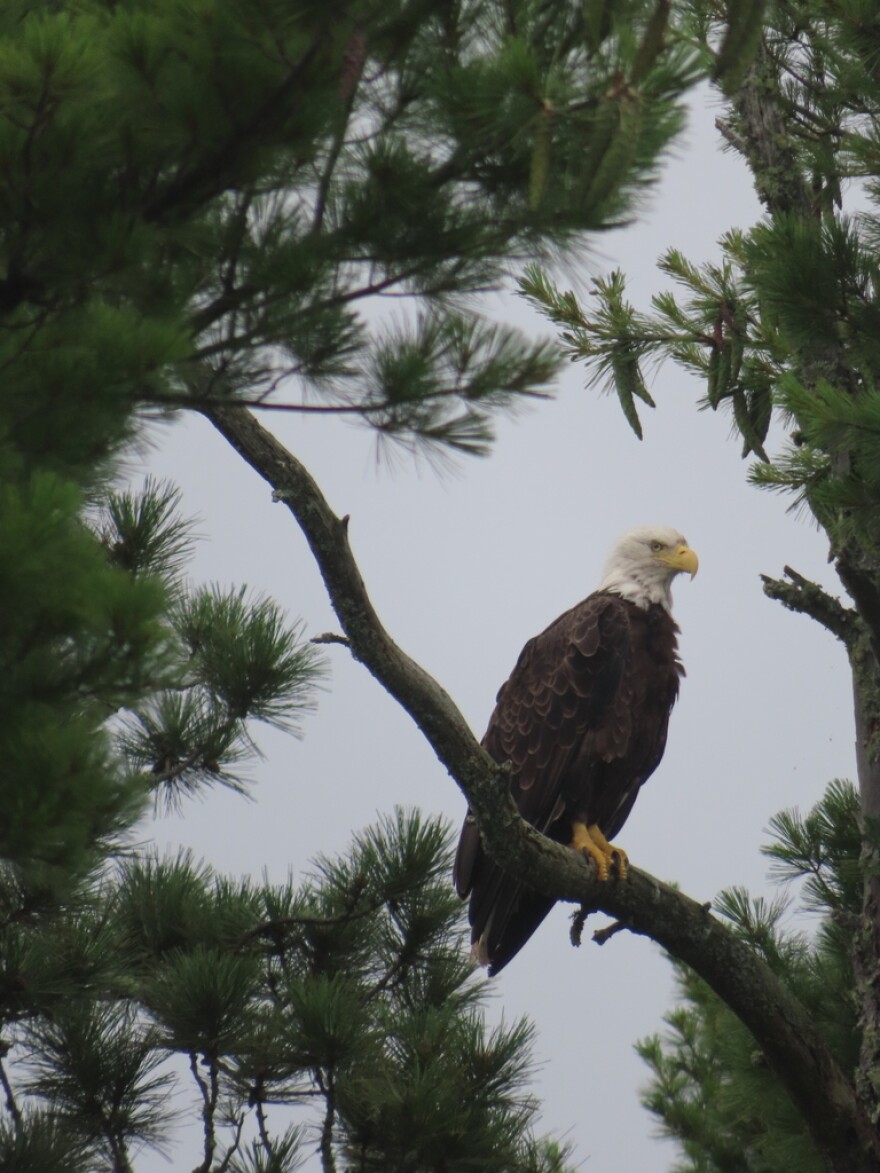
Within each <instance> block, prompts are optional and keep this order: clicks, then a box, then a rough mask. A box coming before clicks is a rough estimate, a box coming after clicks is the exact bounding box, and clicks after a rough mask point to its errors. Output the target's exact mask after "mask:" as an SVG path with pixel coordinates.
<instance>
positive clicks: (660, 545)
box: [651, 542, 663, 554]
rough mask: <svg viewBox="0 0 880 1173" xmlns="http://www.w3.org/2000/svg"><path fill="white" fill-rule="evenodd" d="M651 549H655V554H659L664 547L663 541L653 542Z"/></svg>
mask: <svg viewBox="0 0 880 1173" xmlns="http://www.w3.org/2000/svg"><path fill="white" fill-rule="evenodd" d="M651 549H652V550H653V551H654V553H655V554H657V553H659V551H660V550H662V549H663V543H662V542H651Z"/></svg>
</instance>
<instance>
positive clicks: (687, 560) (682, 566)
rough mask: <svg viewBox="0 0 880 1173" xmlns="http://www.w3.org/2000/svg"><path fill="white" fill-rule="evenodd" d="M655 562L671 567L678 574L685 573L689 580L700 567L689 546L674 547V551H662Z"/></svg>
mask: <svg viewBox="0 0 880 1173" xmlns="http://www.w3.org/2000/svg"><path fill="white" fill-rule="evenodd" d="M657 561H658V562H662V563H663V564H664V565H665V566H670V567H672V569H673V570H674V571H676V572H677V573H679V574H680V573H681V572H682V571H687V573H688V574H689V575H690V576H691V578H693V577H694V575H695V574H696V573H697V570H698V569H699V567H700V560H699V558H697V556H696V554H695V553H694V552H693V550H692V549H691V548H690V546H676V548H675V549H674V550H669V551H663V552H662V553H660V554H658V555H657Z"/></svg>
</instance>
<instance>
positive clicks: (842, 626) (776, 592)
mask: <svg viewBox="0 0 880 1173" xmlns="http://www.w3.org/2000/svg"><path fill="white" fill-rule="evenodd" d="M783 573H784V574H785V576H786V578H787V579H789V581H788V582H785V581H784V580H783V579H779V578H770V577H769V576H768V575H766V574H762V575H761V581H762V582H763V584H764V594H765V595H767V597H768V598H770V599H776V601H777V602H779V603H782V605H783V606H784V607H788V609H789V610H790V611H797V612H798V613H800V614H802V615H809V616H810V618H812V619H815V620H816V622H817V623H821V624H822V626H823V627H824V628H826V629H827V630H828V631H830V632H831V633H832V635H836V636H837V638H838V639H839V640H841V641H842V642H843V643H844V644H845V645H846V646H847V647H848V648H849V647H852V645H853V643H854V641H855V639H856V636H857V634H858V623H859V616H858V612H857V611H855V610H853V609H852V608H851V607H844V606H843V604H842V603H841V602H840V600H839V599H835V598H834V597H833V596H832V595H829V594H828V592H827V591H825V590H824V589H823V588H822V587H820V586H819V584H818V583H817V582H810V580H809V579H808V578H804V576H803V575H802V574H799V573H798V572H797V571H796V570H792V568H791V567H790V566H785V567H783Z"/></svg>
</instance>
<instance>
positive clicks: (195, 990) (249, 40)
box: [0, 0, 700, 1173]
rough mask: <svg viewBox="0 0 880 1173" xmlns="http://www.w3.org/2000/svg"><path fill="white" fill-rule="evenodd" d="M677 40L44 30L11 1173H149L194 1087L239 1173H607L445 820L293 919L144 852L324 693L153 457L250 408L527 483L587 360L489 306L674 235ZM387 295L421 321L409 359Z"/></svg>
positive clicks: (38, 74)
mask: <svg viewBox="0 0 880 1173" xmlns="http://www.w3.org/2000/svg"><path fill="white" fill-rule="evenodd" d="M667 20H668V6H667V5H666V4H664V3H658V4H656V5H655V4H653V3H649V2H647V0H628V2H627V3H625V4H615V5H609V4H606V3H599V4H588V5H587V6H586V7H583V6H582V5H580V4H574V3H568V2H565V3H555V4H551V5H545V4H538V3H532V2H531V0H518V2H516V3H513V4H510V3H505V4H500V3H498V2H497V0H457V2H452V3H448V4H443V5H441V6H439V7H438V6H437V5H436V4H433V3H431V4H428V3H425V2H424V0H397V2H391V3H389V2H388V0H381V2H378V0H364V2H358V3H354V2H350V0H335V2H334V3H331V4H326V3H322V4H316V3H308V2H307V3H304V4H299V5H296V6H293V7H292V6H291V5H290V4H288V3H282V2H279V0H268V2H267V0H202V2H200V3H198V4H169V3H166V2H164V0H132V2H130V3H126V4H117V3H115V2H111V0H76V2H74V0H70V2H67V0H58V2H57V3H53V4H52V5H46V4H43V3H40V2H38V0H11V2H10V3H7V4H4V5H3V6H2V10H0V163H2V165H0V233H2V239H0V323H2V327H3V329H2V331H0V366H2V370H3V387H4V390H3V395H2V397H0V545H2V549H3V555H4V556H3V559H2V566H0V601H2V603H3V607H2V620H0V649H2V655H3V668H4V671H3V685H2V688H3V704H2V706H0V745H2V749H3V760H4V762H5V769H4V771H3V775H2V780H0V1083H2V1087H3V1091H4V1101H5V1103H4V1105H3V1108H2V1109H0V1167H2V1168H4V1169H9V1170H11V1171H15V1173H37V1171H39V1173H52V1171H53V1170H65V1171H67V1170H69V1169H71V1168H73V1167H75V1168H82V1169H92V1168H94V1169H102V1170H107V1169H112V1170H114V1171H115V1173H128V1171H129V1170H132V1169H134V1167H135V1162H136V1159H137V1156H138V1153H139V1152H140V1151H141V1150H142V1149H144V1148H145V1147H146V1148H149V1147H150V1146H159V1147H161V1146H163V1145H165V1144H167V1143H168V1135H169V1133H168V1129H169V1125H170V1123H171V1120H172V1116H173V1109H174V1107H175V1106H176V1105H177V1103H178V1097H177V1095H174V1096H173V1097H172V1091H173V1089H178V1088H179V1087H180V1086H181V1082H182V1081H183V1080H188V1081H189V1082H190V1084H191V1086H192V1088H193V1089H194V1091H195V1095H196V1111H197V1114H198V1116H199V1117H200V1120H201V1128H200V1135H201V1142H200V1144H201V1154H200V1156H199V1158H198V1162H199V1163H198V1164H197V1166H196V1167H197V1168H198V1169H200V1170H203V1171H204V1173H219V1171H220V1170H229V1171H231V1173H245V1171H248V1173H256V1171H257V1170H260V1171H261V1173H269V1171H270V1170H271V1171H273V1173H284V1171H286V1170H289V1169H292V1168H293V1167H294V1166H295V1165H296V1163H297V1160H298V1158H299V1155H300V1153H301V1152H302V1150H303V1145H304V1144H305V1143H306V1141H307V1142H308V1143H309V1144H312V1145H313V1144H314V1143H315V1137H317V1146H318V1148H319V1150H320V1153H321V1159H322V1162H323V1166H324V1168H325V1170H334V1169H337V1168H338V1169H342V1168H358V1169H376V1170H379V1169H383V1170H385V1169H399V1170H405V1169H406V1170H409V1169H413V1170H416V1169H418V1170H421V1169H434V1168H445V1169H456V1168H470V1167H473V1164H474V1162H475V1161H477V1162H478V1163H480V1165H481V1167H484V1168H487V1169H491V1168H498V1169H505V1170H523V1171H526V1170H529V1171H532V1170H534V1171H535V1173H538V1171H546V1173H551V1171H553V1173H562V1171H563V1170H564V1168H565V1167H566V1166H567V1155H566V1151H565V1149H564V1148H563V1147H560V1146H558V1145H556V1144H554V1143H552V1142H545V1141H540V1140H536V1139H535V1138H534V1137H533V1135H532V1132H531V1128H532V1125H533V1122H534V1119H535V1113H536V1106H535V1104H534V1103H533V1101H532V1099H531V1097H530V1096H529V1094H528V1091H527V1088H526V1078H527V1075H528V1042H529V1028H528V1027H527V1026H526V1025H525V1024H515V1025H513V1026H511V1027H507V1028H504V1029H499V1030H498V1031H496V1032H494V1033H491V1032H487V1030H486V1029H485V1027H484V1026H483V1024H482V1020H481V1017H480V1013H479V1002H480V997H481V989H480V987H479V985H478V984H476V983H474V982H473V981H472V980H470V979H469V977H468V971H467V969H466V966H465V963H464V961H463V949H462V942H461V929H460V915H461V914H460V910H459V909H458V907H457V904H456V902H455V901H454V900H453V899H452V897H451V896H450V894H449V892H448V891H447V888H446V882H445V872H446V870H447V865H448V832H447V831H446V829H445V828H443V827H442V826H440V824H438V823H437V822H436V821H431V820H426V819H424V818H421V817H420V816H417V815H415V814H399V815H397V816H395V817H394V818H392V819H390V820H388V821H387V822H385V823H383V824H382V825H380V826H379V827H376V828H373V829H372V830H370V831H367V832H363V833H362V834H361V835H360V837H359V838H357V839H356V841H355V843H354V846H353V847H352V849H351V852H350V853H349V854H348V855H347V856H346V857H344V858H343V859H341V860H334V861H328V860H321V861H319V863H318V865H317V866H316V871H315V874H314V877H313V879H312V880H310V881H309V882H307V883H305V884H302V885H299V886H295V885H294V884H293V883H291V884H290V885H288V886H287V887H283V888H277V887H274V888H273V887H271V886H268V885H256V884H254V883H251V882H249V881H233V880H230V879H226V878H223V877H220V876H217V875H215V874H214V873H213V872H212V871H211V869H210V867H209V865H207V864H200V863H197V862H196V861H194V860H191V859H189V858H186V857H181V858H178V859H162V858H158V857H154V856H152V855H150V854H149V852H146V853H144V852H143V851H137V850H135V846H134V844H135V842H136V841H137V838H138V836H139V830H138V829H139V827H140V826H141V824H139V822H138V820H139V819H140V817H141V816H142V815H143V814H144V812H145V811H146V810H147V809H148V808H149V805H150V803H151V802H156V801H158V802H160V803H167V802H171V803H179V802H183V801H185V800H186V799H187V797H189V796H190V795H191V794H193V793H195V792H200V791H205V790H206V789H208V788H210V787H211V786H212V785H224V786H231V787H233V788H243V787H244V785H245V781H244V778H243V774H242V769H241V767H242V766H243V765H244V764H245V763H246V761H247V759H248V758H249V757H251V756H252V755H253V752H254V749H255V742H254V740H253V738H254V736H255V734H254V723H255V722H268V723H270V724H274V725H276V726H279V727H282V728H287V729H296V728H297V727H298V724H299V720H300V718H301V717H303V716H304V715H305V714H306V713H307V712H308V711H309V709H310V708H311V707H312V705H313V701H314V690H315V687H316V686H317V684H318V683H319V681H320V659H319V657H318V656H317V655H316V654H315V651H314V648H313V647H312V646H311V645H310V644H309V643H308V642H307V641H306V640H305V638H304V635H303V630H302V627H301V625H299V624H298V623H293V624H289V623H287V622H286V621H285V619H284V617H283V616H282V615H281V613H280V612H279V610H278V608H277V607H276V606H275V605H274V604H273V603H272V602H271V601H269V600H265V599H261V598H259V597H254V596H253V595H251V594H249V593H248V592H247V591H246V590H245V589H244V588H241V587H234V588H231V589H229V588H225V587H219V586H218V587H215V588H209V589H197V588H194V587H193V586H192V585H191V584H189V583H188V582H187V579H186V575H185V568H186V561H187V556H188V552H189V547H190V532H189V529H188V527H187V526H186V525H185V524H184V523H182V522H181V521H180V519H179V516H178V510H177V505H178V502H177V498H176V494H175V491H174V490H173V488H171V487H168V486H162V485H156V484H148V485H147V486H145V488H144V491H143V492H142V493H139V494H131V493H121V492H119V491H118V489H117V488H116V472H117V469H118V465H119V461H120V458H121V457H122V456H123V455H124V452H125V448H126V445H128V444H131V443H133V442H137V441H138V439H139V437H140V436H141V434H142V426H143V421H144V419H145V418H148V419H155V418H161V419H165V420H171V419H173V417H174V415H175V414H176V413H177V412H179V411H182V410H187V409H192V410H199V411H201V412H203V413H204V414H206V415H208V416H209V417H210V418H214V419H215V420H216V421H217V422H218V426H219V425H220V423H221V422H222V420H223V418H224V416H223V413H224V412H225V411H229V410H233V411H234V412H235V413H237V415H236V418H242V417H244V415H245V413H244V411H243V408H244V406H246V405H250V406H253V407H255V408H259V409H265V410H271V409H284V410H288V411H330V412H334V413H338V414H343V415H348V416H352V415H353V416H355V417H356V418H358V419H361V420H362V421H363V422H365V423H366V424H368V425H369V426H371V427H372V428H374V429H375V432H376V434H377V436H379V437H380V438H386V439H392V440H397V441H399V442H402V443H404V444H409V445H410V446H412V447H415V448H417V449H418V450H420V451H427V452H430V451H436V452H439V453H441V454H442V453H444V452H456V451H464V452H477V453H479V452H484V451H486V449H487V446H488V444H489V442H490V440H491V437H492V421H493V417H494V416H496V415H497V414H498V413H499V412H500V411H504V410H507V409H509V408H511V407H515V406H516V404H517V403H518V402H519V401H520V400H521V399H522V398H523V397H524V396H536V395H544V394H547V393H548V390H549V386H550V383H551V380H552V377H553V375H554V373H555V371H556V369H557V367H558V365H559V359H558V356H557V355H556V354H555V352H554V351H553V348H552V347H550V346H549V345H547V344H543V343H533V342H530V341H528V340H526V339H525V338H524V337H522V336H521V335H520V334H519V333H518V332H517V331H516V330H513V329H511V328H508V327H501V326H497V325H493V324H491V323H489V322H487V321H485V320H484V319H483V318H481V316H480V315H479V313H475V312H474V297H475V295H477V294H479V293H480V292H482V291H483V290H485V289H487V288H490V287H493V286H496V285H498V284H499V283H500V282H502V281H503V280H504V278H505V277H506V275H507V274H508V272H509V271H510V269H511V267H512V266H513V265H514V264H516V263H518V262H520V261H521V260H523V259H524V258H526V257H533V256H545V257H550V256H552V255H553V253H554V251H555V250H557V249H560V248H562V247H565V248H568V249H574V248H577V247H578V244H579V241H580V239H581V235H582V234H583V233H584V232H585V231H587V230H597V229H601V228H603V227H605V226H608V225H610V224H613V223H615V222H617V221H618V220H619V219H620V217H621V216H623V215H625V214H627V213H628V211H629V210H630V209H632V208H633V207H634V204H635V200H636V198H637V196H638V194H639V192H640V191H641V190H643V188H644V186H645V185H646V184H647V183H649V182H650V180H651V177H652V175H653V173H654V170H655V165H656V163H657V160H658V158H659V155H660V153H661V151H662V150H663V148H664V147H665V146H666V145H667V144H668V143H669V142H670V141H671V139H672V137H673V136H674V134H675V132H676V130H677V129H678V128H679V126H680V124H681V117H682V116H681V99H682V95H683V94H684V92H685V91H686V90H687V88H688V87H689V86H690V85H691V84H692V83H693V81H694V80H695V79H696V78H697V76H698V74H699V68H700V62H699V60H698V58H697V57H696V55H695V54H694V53H693V52H692V51H690V50H689V49H688V48H687V47H686V46H683V45H682V44H681V43H680V42H677V41H672V40H668V39H667V38H666V37H665V35H664V34H665V28H666V24H667ZM382 293H388V294H390V293H393V294H395V295H396V296H398V297H400V298H402V299H404V300H405V301H406V303H407V305H408V306H410V307H412V312H411V313H409V314H405V315H403V316H401V318H400V319H399V320H398V319H396V320H394V321H385V322H382V323H380V324H379V325H376V324H375V322H374V321H373V319H372V318H371V317H370V311H365V309H364V306H365V305H366V304H367V303H368V302H369V300H370V299H371V298H374V297H375V296H376V295H379V294H382ZM248 418H249V417H248ZM441 873H442V874H443V880H442V882H441V879H440V877H441ZM175 1056H178V1057H181V1058H182V1060H183V1063H184V1067H183V1073H181V1071H180V1070H179V1069H178V1068H177V1067H175V1066H174V1064H173V1063H172V1064H171V1065H169V1059H171V1058H173V1057H175ZM463 1085H464V1086H466V1087H467V1089H468V1094H467V1096H464V1097H463V1096H462V1095H461V1088H462V1086H463ZM316 1104H317V1105H319V1107H318V1111H317V1115H318V1120H317V1122H316V1121H315V1119H314V1117H315V1112H314V1111H313V1110H312V1111H309V1109H314V1105H316ZM282 1109H283V1110H282ZM288 1110H289V1111H288Z"/></svg>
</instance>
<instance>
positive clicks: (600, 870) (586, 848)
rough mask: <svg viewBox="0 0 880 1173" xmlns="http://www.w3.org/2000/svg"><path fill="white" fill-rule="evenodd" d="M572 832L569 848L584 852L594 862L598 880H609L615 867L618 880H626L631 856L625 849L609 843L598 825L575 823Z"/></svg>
mask: <svg viewBox="0 0 880 1173" xmlns="http://www.w3.org/2000/svg"><path fill="white" fill-rule="evenodd" d="M571 832H572V833H571V843H570V844H569V846H570V847H572V848H573V849H574V850H575V851H582V852H583V853H584V855H586V856H588V857H589V858H590V859H591V860H592V861H593V863H594V864H595V865H596V875H597V877H598V879H600V880H607V879H608V877H609V876H610V874H611V868H612V867H613V866H614V865H616V870H617V875H618V878H619V879H621V880H625V879H626V873H627V868H628V867H629V856H628V855H627V854H626V852H625V851H624V850H623V848H621V847H615V846H614V844H613V843H609V842H608V840H607V839H606V838H605V836H604V835H603V834H602V832H601V831H600V830H599V827H598V825H597V824H596V823H592V824H591V825H590V826H589V827H588V826H587V824H586V823H579V822H575V823H573V824H572V829H571Z"/></svg>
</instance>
